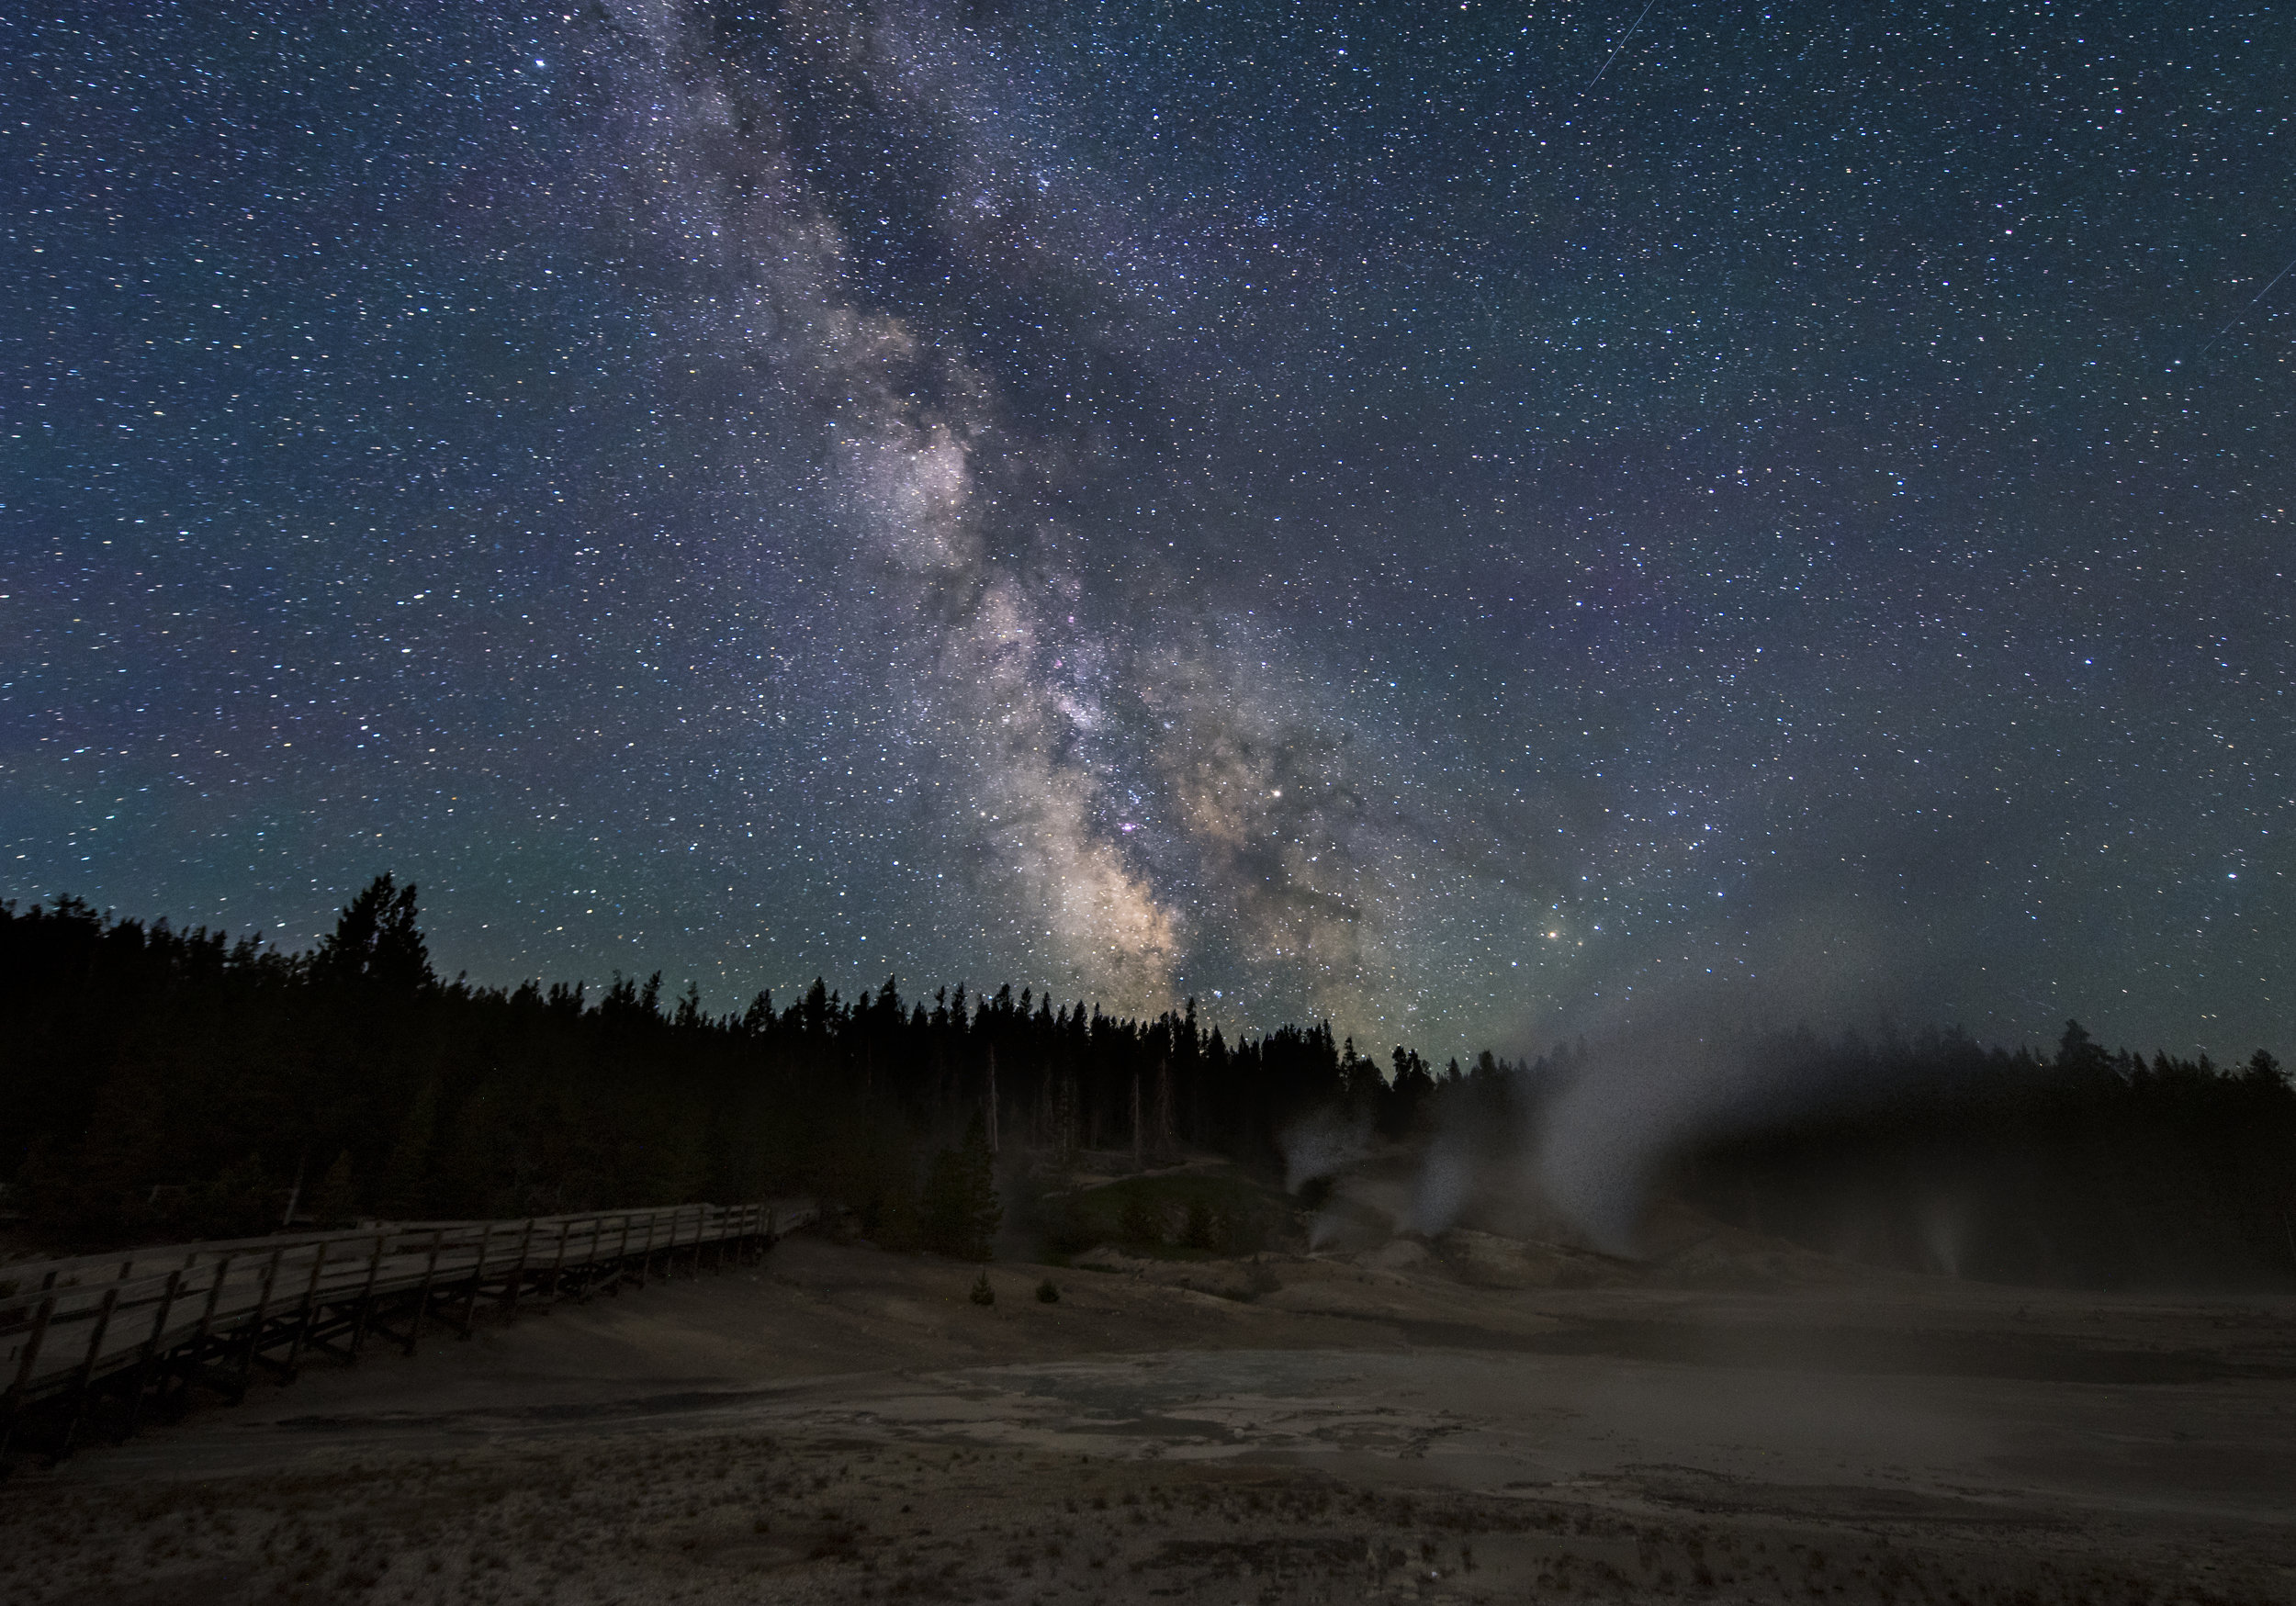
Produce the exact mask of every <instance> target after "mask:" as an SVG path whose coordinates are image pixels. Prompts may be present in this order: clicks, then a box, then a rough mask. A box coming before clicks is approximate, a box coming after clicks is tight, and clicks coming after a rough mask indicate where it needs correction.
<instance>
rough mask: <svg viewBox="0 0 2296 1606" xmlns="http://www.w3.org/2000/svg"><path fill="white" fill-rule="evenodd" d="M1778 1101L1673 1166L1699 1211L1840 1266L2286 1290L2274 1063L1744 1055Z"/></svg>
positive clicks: (2285, 1121) (2291, 1160)
mask: <svg viewBox="0 0 2296 1606" xmlns="http://www.w3.org/2000/svg"><path fill="white" fill-rule="evenodd" d="M1758 1054H1759V1057H1760V1059H1761V1061H1762V1064H1763V1067H1764V1079H1765V1081H1766V1082H1767V1083H1768V1084H1770V1085H1772V1086H1773V1087H1777V1088H1779V1089H1782V1090H1791V1091H1790V1095H1788V1096H1787V1097H1786V1098H1785V1099H1784V1101H1783V1102H1782V1103H1781V1104H1780V1106H1779V1108H1778V1109H1777V1111H1776V1112H1775V1113H1774V1114H1773V1115H1772V1116H1770V1117H1768V1118H1756V1119H1750V1120H1749V1121H1748V1122H1747V1123H1746V1124H1745V1125H1744V1126H1743V1127H1742V1128H1741V1129H1739V1131H1738V1132H1737V1133H1736V1134H1734V1135H1732V1136H1728V1137H1725V1138H1720V1139H1715V1140H1708V1141H1706V1142H1705V1143H1703V1144H1700V1145H1698V1146H1697V1147H1696V1148H1694V1149H1693V1150H1692V1151H1689V1152H1688V1153H1686V1154H1684V1155H1683V1157H1682V1160H1681V1163H1680V1165H1679V1167H1678V1170H1677V1173H1676V1185H1677V1186H1678V1187H1679V1189H1680V1191H1682V1192H1683V1194H1684V1195H1685V1196H1687V1197H1688V1198H1690V1199H1691V1200H1692V1201H1693V1202H1694V1203H1695V1204H1697V1205H1699V1206H1700V1207H1703V1208H1705V1210H1707V1211H1709V1212H1710V1213H1712V1214H1714V1215H1716V1216H1719V1217H1721V1218H1722V1219H1725V1220H1728V1221H1732V1222H1734V1223H1736V1224H1738V1225H1740V1226H1744V1227H1749V1228H1751V1229H1753V1230H1757V1231H1761V1232H1769V1233H1774V1234H1777V1235H1779V1236H1782V1237H1785V1238H1790V1239H1794V1240H1795V1241H1799V1242H1803V1243H1806V1244H1808V1245H1810V1246H1811V1247H1813V1248H1818V1249H1824V1250H1829V1251H1831V1252H1837V1253H1841V1254H1846V1255H1850V1256H1851V1257H1853V1258H1856V1259H1860V1260H1865V1261H1871V1262H1877V1263H1885V1264H1895V1265H1900V1266H1905V1267H1908V1268H1912V1269H1918V1270H1924V1271H1946V1272H1952V1273H1953V1274H1955V1275H1961V1276H1968V1277H1977V1278H1983V1279H1986V1280H1990V1281H1997V1282H2016V1283H2026V1282H2032V1283H2058V1284H2072V1285H2077V1286H2089V1287H2112V1286H2128V1285H2137V1286H2170V1285H2177V1286H2196V1285H2197V1286H2243V1285H2245V1286H2255V1285H2259V1284H2271V1285H2285V1284H2287V1283H2289V1282H2290V1281H2296V1089H2291V1088H2290V1084H2289V1081H2288V1078H2287V1077H2286V1076H2285V1075H2283V1074H2282V1073H2281V1070H2280V1067H2279V1064H2278V1063H2277V1062H2276V1061H2274V1060H2273V1058H2272V1056H2271V1055H2270V1054H2268V1053H2266V1052H2265V1051H2264V1050H2261V1049H2259V1050H2257V1051H2256V1052H2255V1054H2253V1055H2252V1056H2251V1057H2250V1058H2249V1059H2248V1061H2246V1062H2245V1064H2242V1065H2238V1066H2229V1067H2227V1066H2218V1065H2216V1064H2213V1063H2212V1062H2211V1061H2210V1060H2209V1058H2208V1056H2207V1055H2206V1054H2201V1055H2200V1056H2198V1057H2196V1058H2193V1059H2189V1060H2184V1059H2177V1058H2174V1057H2172V1056H2170V1055H2168V1054H2165V1053H2156V1054H2155V1055H2154V1056H2153V1057H2152V1058H2151V1059H2150V1060H2146V1059H2144V1057H2143V1056H2141V1055H2139V1054H2135V1053H2132V1052H2130V1051H2129V1050H2125V1049H2123V1050H2119V1051H2118V1052H2108V1051H2107V1050H2105V1049H2104V1048H2103V1047H2102V1046H2101V1045H2099V1044H2098V1043H2096V1042H2095V1041H2093V1040H2091V1039H2090V1037H2089V1034H2088V1032H2087V1031H2086V1030H2084V1029H2083V1028H2081V1026H2080V1025H2079V1023H2077V1022H2073V1021H2068V1022H2067V1023H2066V1025H2065V1035H2064V1037H2063V1039H2062V1040H2061V1041H2060V1042H2059V1044H2058V1047H2057V1051H2056V1053H2055V1054H2054V1056H2053V1057H2043V1056H2042V1055H2039V1054H2036V1053H2034V1052H2032V1051H2031V1050H2025V1049H2019V1050H2004V1049H2000V1048H1992V1047H1986V1046H1983V1045H1980V1044H1979V1043H1977V1042H1976V1041H1975V1039H1971V1038H1969V1037H1967V1036H1965V1035H1964V1034H1962V1033H1960V1032H1950V1031H1949V1032H1935V1031H1931V1032H1923V1033H1921V1034H1919V1035H1918V1036H1912V1037H1906V1038H1896V1037H1893V1038H1886V1039H1880V1040H1874V1039H1866V1038H1863V1037H1860V1036H1858V1035H1856V1034H1851V1035H1850V1036H1847V1037H1845V1038H1842V1039H1840V1040H1838V1041H1834V1042H1830V1043H1826V1042H1820V1041H1819V1040H1818V1039H1815V1038H1813V1037H1811V1036H1809V1035H1808V1034H1806V1033H1804V1034H1799V1035H1797V1036H1794V1037H1790V1038H1785V1039H1776V1040H1773V1041H1772V1042H1769V1043H1767V1044H1765V1045H1763V1046H1762V1047H1761V1049H1760V1050H1758Z"/></svg>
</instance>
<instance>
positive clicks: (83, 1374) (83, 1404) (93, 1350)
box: [55, 1283, 119, 1461]
mask: <svg viewBox="0 0 2296 1606" xmlns="http://www.w3.org/2000/svg"><path fill="white" fill-rule="evenodd" d="M118 1306H119V1285H118V1283H114V1284H112V1286H110V1287H108V1288H106V1289H105V1290H104V1303H103V1304H102V1305H100V1306H98V1307H97V1308H96V1330H95V1331H93V1332H91V1333H89V1334H88V1335H87V1353H86V1354H85V1355H84V1356H83V1357H81V1360H80V1375H79V1376H77V1377H75V1378H73V1382H72V1409H71V1411H70V1412H69V1413H68V1414H67V1415H66V1416H65V1417H64V1419H63V1432H62V1434H61V1435H59V1437H58V1438H57V1440H56V1450H55V1459H56V1460H58V1461H62V1459H63V1458H64V1457H65V1456H67V1455H69V1454H72V1442H73V1440H74V1439H76V1438H78V1437H79V1433H80V1419H81V1418H83V1417H84V1416H85V1415H87V1397H88V1390H89V1388H90V1387H92V1386H93V1385H94V1384H95V1382H96V1359H97V1357H98V1356H99V1355H101V1354H102V1353H103V1349H104V1335H105V1334H106V1333H107V1332H108V1331H111V1325H112V1312H113V1311H114V1310H116V1309H118Z"/></svg>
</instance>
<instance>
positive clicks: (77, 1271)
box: [0, 1199, 816, 1467]
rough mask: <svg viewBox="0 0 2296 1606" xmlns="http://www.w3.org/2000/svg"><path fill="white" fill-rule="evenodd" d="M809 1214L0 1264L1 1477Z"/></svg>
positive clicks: (698, 1262)
mask: <svg viewBox="0 0 2296 1606" xmlns="http://www.w3.org/2000/svg"><path fill="white" fill-rule="evenodd" d="M815 1214H816V1210H815V1207H814V1204H813V1202H812V1201H811V1200H809V1199H784V1200H781V1201H778V1202H775V1203H771V1204H756V1205H736V1206H721V1205H680V1206H675V1207H663V1208H660V1209H648V1210H608V1211H602V1212H591V1213H586V1214H581V1215H573V1216H537V1217H534V1218H531V1219H523V1220H514V1221H400V1222H386V1223H378V1224H377V1225H375V1226H372V1227H367V1228H362V1229H360V1230H355V1231H349V1232H316V1233H303V1234H299V1235H298V1234H285V1233H283V1234H277V1235H274V1236H272V1237H267V1238H243V1239H237V1240H232V1241H225V1242H215V1243H179V1244H168V1245H162V1246H159V1247H156V1248H151V1249H137V1250H125V1251H121V1252H118V1253H115V1254H100V1255H83V1256H80V1257H78V1258H75V1259H71V1260H50V1261H28V1262H23V1263H17V1264H15V1265H9V1266H0V1381H5V1383H6V1387H7V1393H6V1398H5V1399H4V1400H0V1467H4V1466H5V1465H6V1457H7V1455H8V1454H9V1453H10V1452H11V1451H18V1452H21V1451H26V1450H30V1451H35V1452H39V1453H44V1454H47V1455H48V1456H49V1457H51V1459H60V1458H62V1456H64V1455H68V1454H71V1453H72V1450H73V1446H74V1445H75V1443H78V1442H79V1441H80V1440H81V1439H82V1438H83V1437H84V1435H87V1434H90V1433H98V1434H101V1435H103V1436H105V1437H108V1438H111V1439H114V1440H120V1439H125V1438H127V1437H128V1436H129V1435H130V1434H132V1433H133V1432H135V1431H136V1429H137V1427H138V1425H139V1424H140V1423H141V1421H142V1419H143V1417H144V1415H145V1414H146V1412H147V1411H150V1410H152V1409H157V1410H160V1411H163V1412H165V1413H167V1414H170V1415H173V1414H175V1413H177V1412H180V1411H181V1410H182V1409H183V1408H184V1406H185V1404H186V1402H187V1400H188V1399H189V1398H190V1395H191V1392H192V1391H193V1390H194V1389H198V1388H205V1389H208V1390H211V1391H213V1392H216V1393H219V1394H220V1395H221V1396H222V1397H223V1398H227V1399H230V1400H232V1401H234V1402H236V1401H237V1400H238V1399H239V1398H242V1396H243V1395H244V1394H245V1393H246V1391H247V1387H248V1385H249V1383H250V1382H251V1381H253V1378H254V1377H255V1376H257V1375H258V1373H264V1374H268V1375H270V1376H276V1377H278V1378H280V1379H281V1380H283V1381H285V1380H288V1379H292V1378H293V1377H294V1376H295V1375H296V1372H297V1369H298V1367H300V1366H301V1365H302V1364H303V1363H304V1362H305V1361H306V1360H309V1359H310V1358H312V1357H315V1356H327V1357H331V1358H332V1359H334V1360H337V1361H341V1362H343V1363H346V1364H348V1363H354V1362H356V1361H357V1359H358V1358H359V1353H360V1351H361V1350H362V1349H363V1348H364V1347H365V1345H366V1343H367V1342H368V1341H369V1340H370V1339H371V1338H377V1337H379V1338H380V1339H382V1340H384V1341H385V1342H390V1343H394V1344H397V1345H398V1346H399V1347H400V1348H401V1349H402V1350H404V1351H405V1352H406V1353H409V1354H412V1353H414V1350H415V1346H416V1345H417V1344H418V1343H419V1342H421V1341H422V1335H423V1332H424V1330H425V1329H426V1327H434V1326H436V1325H438V1324H440V1323H444V1324H445V1325H446V1326H448V1327H450V1328H451V1329H452V1330H453V1331H456V1333H457V1334H458V1335H459V1336H461V1337H464V1338H467V1337H469V1336H470V1332H471V1329H472V1325H473V1324H474V1323H475V1322H476V1321H477V1320H478V1316H479V1314H480V1313H481V1312H482V1311H491V1312H499V1313H500V1314H501V1316H502V1317H504V1318H505V1319H509V1320H515V1319H516V1317H517V1314H518V1311H519V1309H520V1308H521V1306H522V1305H535V1304H552V1303H556V1302H557V1301H558V1300H560V1299H565V1298H574V1299H588V1298H590V1297H592V1296H594V1295H597V1294H601V1293H612V1292H616V1291H619V1290H620V1289H621V1288H623V1287H624V1286H637V1287H644V1286H646V1282H647V1278H648V1277H664V1278H666V1277H671V1276H678V1275H699V1273H700V1272H701V1271H702V1270H703V1269H704V1268H705V1267H707V1268H717V1267H722V1266H724V1265H726V1263H742V1262H747V1261H754V1260H756V1259H758V1258H759V1257H760V1256H762V1255H763V1254H764V1252H766V1250H767V1249H769V1248H770V1247H771V1245H772V1242H773V1241H774V1239H775V1238H777V1237H778V1236H780V1235H781V1234H782V1233H784V1232H790V1231H793V1230H795V1229H797V1228H799V1227H802V1226H804V1225H805V1224H806V1223H807V1222H809V1221H811V1220H812V1219H814V1217H815Z"/></svg>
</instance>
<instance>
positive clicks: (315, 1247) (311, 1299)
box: [284, 1239, 327, 1383]
mask: <svg viewBox="0 0 2296 1606" xmlns="http://www.w3.org/2000/svg"><path fill="white" fill-rule="evenodd" d="M326 1269H327V1244H326V1241H325V1240H323V1239H322V1240H321V1241H319V1242H317V1243H314V1244H312V1245H311V1280H310V1282H308V1283H306V1284H304V1285H303V1308H302V1310H301V1311H300V1312H299V1313H298V1315H297V1316H296V1319H295V1337H294V1338H293V1339H291V1340H290V1341H288V1343H287V1367H286V1370H285V1373H284V1376H286V1378H287V1381H288V1382H290V1383H292V1382H294V1381H295V1378H296V1376H297V1371H298V1368H299V1367H300V1366H301V1365H302V1364H303V1342H304V1340H306V1339H307V1338H309V1337H310V1331H311V1321H312V1320H313V1319H314V1318H316V1317H317V1316H318V1314H319V1278H320V1274H321V1273H322V1272H324V1271H325V1270H326Z"/></svg>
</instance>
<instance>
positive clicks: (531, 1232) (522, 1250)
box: [502, 1216, 535, 1321]
mask: <svg viewBox="0 0 2296 1606" xmlns="http://www.w3.org/2000/svg"><path fill="white" fill-rule="evenodd" d="M534 1241H535V1219H534V1218H533V1217H532V1216H529V1217H527V1218H526V1230H525V1231H524V1232H523V1233H521V1234H520V1235H519V1239H518V1262H517V1263H516V1264H515V1265H513V1266H512V1267H511V1286H509V1287H508V1288H505V1289H504V1290H503V1291H502V1309H503V1314H504V1317H505V1319H506V1320H511V1321H516V1320H518V1292H519V1287H520V1285H522V1284H523V1283H524V1282H525V1280H526V1250H527V1248H528V1246H529V1245H531V1244H532V1243H533V1242H534Z"/></svg>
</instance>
